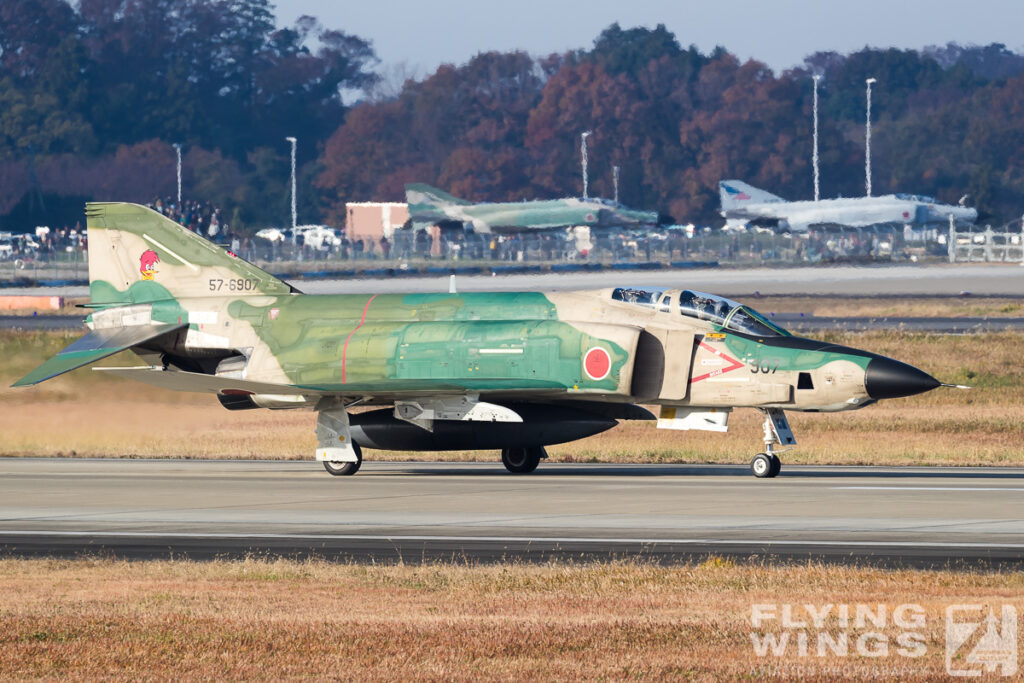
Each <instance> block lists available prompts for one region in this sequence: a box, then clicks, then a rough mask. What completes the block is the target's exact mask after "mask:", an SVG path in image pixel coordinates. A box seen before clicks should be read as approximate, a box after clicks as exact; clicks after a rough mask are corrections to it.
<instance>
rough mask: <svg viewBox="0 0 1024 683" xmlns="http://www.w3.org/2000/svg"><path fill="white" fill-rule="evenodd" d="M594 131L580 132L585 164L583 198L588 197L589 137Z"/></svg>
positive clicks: (582, 160) (582, 156)
mask: <svg viewBox="0 0 1024 683" xmlns="http://www.w3.org/2000/svg"><path fill="white" fill-rule="evenodd" d="M593 132H594V131H592V130H588V131H585V132H583V133H580V164H581V165H582V166H583V198H584V199H586V198H587V137H588V136H590V135H591V134H592V133H593Z"/></svg>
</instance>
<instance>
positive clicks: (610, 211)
mask: <svg viewBox="0 0 1024 683" xmlns="http://www.w3.org/2000/svg"><path fill="white" fill-rule="evenodd" d="M405 199H406V202H407V203H408V204H409V218H410V219H411V220H412V223H413V225H414V226H426V225H431V224H436V223H443V222H455V223H461V224H462V225H464V226H465V225H472V226H473V230H474V232H478V233H491V232H499V233H500V232H505V233H512V232H528V231H531V230H551V229H555V228H573V227H582V226H585V227H589V228H639V227H650V226H653V225H656V224H657V223H658V213H657V212H656V211H638V210H636V209H630V208H627V207H625V206H622V205H621V204H616V203H615V202H610V201H607V200H604V199H597V198H593V197H592V198H588V199H580V198H576V197H568V198H566V199H542V200H534V201H524V202H479V203H474V202H468V201H466V200H464V199H459V198H458V197H453V196H452V195H450V194H448V193H447V192H444V191H442V190H439V189H437V188H436V187H431V186H430V185H424V184H423V183H410V184H408V185H406V186H405Z"/></svg>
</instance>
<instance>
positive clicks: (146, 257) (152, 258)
mask: <svg viewBox="0 0 1024 683" xmlns="http://www.w3.org/2000/svg"><path fill="white" fill-rule="evenodd" d="M158 263H160V257H159V256H157V253H156V252H155V251H153V250H152V249H147V250H146V251H144V252H142V256H140V257H139V272H140V273H142V279H143V280H152V279H153V276H154V275H156V264H158Z"/></svg>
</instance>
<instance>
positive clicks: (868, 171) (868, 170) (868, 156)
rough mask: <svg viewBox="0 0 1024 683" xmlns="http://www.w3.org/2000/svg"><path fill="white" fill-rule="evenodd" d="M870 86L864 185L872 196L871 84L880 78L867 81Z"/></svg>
mask: <svg viewBox="0 0 1024 683" xmlns="http://www.w3.org/2000/svg"><path fill="white" fill-rule="evenodd" d="M864 82H865V83H867V86H868V96H867V99H868V108H867V117H866V120H867V123H866V125H865V127H864V187H865V189H866V190H867V196H868V197H870V196H871V84H872V83H877V82H878V79H876V78H869V79H867V80H866V81H864Z"/></svg>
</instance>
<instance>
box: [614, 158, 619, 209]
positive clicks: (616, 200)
mask: <svg viewBox="0 0 1024 683" xmlns="http://www.w3.org/2000/svg"><path fill="white" fill-rule="evenodd" d="M612 184H613V185H614V186H615V204H616V205H618V203H619V167H618V166H612Z"/></svg>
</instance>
